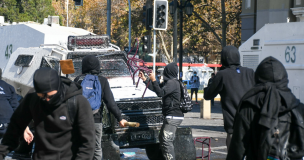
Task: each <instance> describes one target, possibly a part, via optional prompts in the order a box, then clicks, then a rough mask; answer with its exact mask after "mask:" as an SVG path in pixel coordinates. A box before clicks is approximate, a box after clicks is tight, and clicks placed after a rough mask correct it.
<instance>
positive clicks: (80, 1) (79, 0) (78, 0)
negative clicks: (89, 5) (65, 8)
mask: <svg viewBox="0 0 304 160" xmlns="http://www.w3.org/2000/svg"><path fill="white" fill-rule="evenodd" d="M74 2H75V6H83V0H74Z"/></svg>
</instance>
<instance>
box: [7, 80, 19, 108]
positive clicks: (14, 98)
mask: <svg viewBox="0 0 304 160" xmlns="http://www.w3.org/2000/svg"><path fill="white" fill-rule="evenodd" d="M10 94H11V98H10V99H9V103H10V105H11V107H12V108H13V110H14V111H15V110H16V109H17V107H18V106H19V102H18V99H17V94H16V92H15V88H14V87H13V86H10Z"/></svg>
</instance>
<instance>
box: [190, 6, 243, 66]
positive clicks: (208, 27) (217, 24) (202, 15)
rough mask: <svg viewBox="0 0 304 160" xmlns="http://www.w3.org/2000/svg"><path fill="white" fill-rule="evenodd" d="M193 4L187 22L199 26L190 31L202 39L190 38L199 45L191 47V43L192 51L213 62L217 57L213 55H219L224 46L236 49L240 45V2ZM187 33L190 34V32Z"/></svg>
mask: <svg viewBox="0 0 304 160" xmlns="http://www.w3.org/2000/svg"><path fill="white" fill-rule="evenodd" d="M192 2H193V1H192ZM195 2H196V4H195V5H194V17H191V18H190V19H189V20H188V21H190V23H191V21H193V20H194V22H193V23H196V24H200V25H197V26H198V27H200V29H199V28H193V29H192V31H194V32H197V35H201V37H202V39H200V38H198V37H195V36H192V37H193V39H194V41H193V42H199V43H200V44H201V45H197V46H193V43H190V45H191V46H193V47H192V49H193V51H194V52H197V53H198V54H201V55H205V57H206V58H207V57H212V58H213V59H214V60H215V59H216V58H217V57H218V55H217V54H214V53H219V52H220V51H221V48H222V47H224V46H226V44H228V45H234V46H236V47H238V46H239V45H240V43H241V38H240V37H241V32H240V24H241V22H240V18H239V15H240V14H241V7H242V5H241V0H229V1H228V0H204V3H201V2H199V1H195ZM195 2H194V3H195ZM198 20H199V21H198ZM200 30H201V31H202V32H200ZM189 32H190V33H191V31H189ZM196 47H197V48H196ZM214 60H213V61H214Z"/></svg>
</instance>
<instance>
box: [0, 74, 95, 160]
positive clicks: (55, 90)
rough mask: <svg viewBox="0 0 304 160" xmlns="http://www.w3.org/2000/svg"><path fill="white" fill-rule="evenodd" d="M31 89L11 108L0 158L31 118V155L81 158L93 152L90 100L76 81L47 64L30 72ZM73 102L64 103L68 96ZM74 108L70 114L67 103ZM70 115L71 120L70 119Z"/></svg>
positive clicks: (51, 157) (15, 142)
mask: <svg viewBox="0 0 304 160" xmlns="http://www.w3.org/2000/svg"><path fill="white" fill-rule="evenodd" d="M33 84H34V88H35V91H36V92H34V93H30V94H27V95H26V96H25V98H24V99H23V100H22V102H21V104H20V105H19V107H18V108H17V110H16V111H15V112H14V114H13V115H12V118H11V122H10V124H9V125H8V129H7V132H6V133H5V135H4V137H3V140H2V143H1V145H0V160H1V159H3V158H4V157H5V155H6V154H7V153H8V152H10V151H12V150H14V149H15V148H16V147H17V146H18V138H19V137H20V136H23V132H24V130H25V129H26V127H27V125H28V124H29V123H30V121H31V120H33V121H34V126H35V150H34V153H33V157H32V158H33V159H35V160H38V159H41V160H46V159H54V160H55V159H56V160H57V159H69V160H70V159H72V160H74V159H85V160H91V159H92V158H93V153H94V144H95V143H94V142H95V137H94V136H95V132H94V122H93V116H92V109H91V107H90V103H89V102H88V101H87V99H86V98H85V97H83V96H82V88H81V86H80V85H78V84H76V83H74V82H72V81H71V80H69V79H67V78H65V77H59V76H58V72H57V71H55V70H53V69H51V68H41V69H38V70H37V71H36V72H35V73H34V76H33ZM71 99H72V100H73V101H74V103H72V104H68V102H70V101H69V100H71ZM69 105H71V106H70V107H71V109H72V108H73V109H75V112H76V113H75V115H74V116H73V117H72V116H71V115H70V114H69V113H71V112H70V111H69V108H68V106H69ZM71 119H73V120H74V121H73V122H72V121H71Z"/></svg>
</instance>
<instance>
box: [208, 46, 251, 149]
mask: <svg viewBox="0 0 304 160" xmlns="http://www.w3.org/2000/svg"><path fill="white" fill-rule="evenodd" d="M221 62H222V68H221V70H220V71H219V72H217V73H216V75H215V76H214V78H213V79H212V82H211V83H209V84H208V86H207V88H205V89H204V99H206V100H211V99H214V97H215V96H216V95H217V94H220V96H221V105H222V110H223V117H224V129H225V131H226V132H227V139H226V145H227V148H229V144H230V141H231V137H232V134H233V121H234V116H235V113H236V110H237V107H238V104H239V102H240V100H241V98H242V97H243V96H244V94H245V93H246V92H247V91H248V90H249V89H250V88H251V87H252V86H253V85H254V84H255V82H254V71H253V70H252V69H249V68H246V67H242V66H240V53H239V51H238V50H237V48H235V47H234V46H226V47H224V48H223V50H222V54H221Z"/></svg>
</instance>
